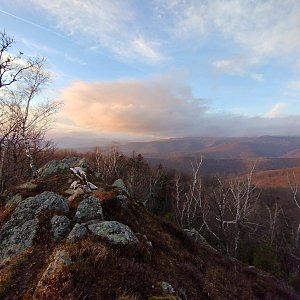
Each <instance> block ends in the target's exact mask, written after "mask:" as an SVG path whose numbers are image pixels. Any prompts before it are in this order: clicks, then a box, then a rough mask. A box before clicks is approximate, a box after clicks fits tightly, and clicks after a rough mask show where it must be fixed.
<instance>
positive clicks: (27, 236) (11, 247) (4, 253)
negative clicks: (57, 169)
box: [0, 192, 69, 260]
mask: <svg viewBox="0 0 300 300" xmlns="http://www.w3.org/2000/svg"><path fill="white" fill-rule="evenodd" d="M44 211H57V212H61V213H67V212H68V211H69V206H68V203H67V200H66V199H65V198H63V197H62V196H60V195H58V194H56V193H53V192H44V193H42V194H39V195H37V196H35V197H29V198H27V199H25V200H23V201H21V202H20V204H19V205H18V206H17V207H16V209H15V210H14V212H13V214H12V216H11V218H10V220H9V221H8V222H6V223H5V224H4V225H3V226H2V228H1V229H0V260H3V259H5V258H8V257H10V256H13V255H15V254H18V253H20V252H22V251H23V250H25V249H27V248H29V247H31V246H32V241H33V239H34V237H35V235H36V232H37V228H38V216H39V215H40V213H41V212H44Z"/></svg>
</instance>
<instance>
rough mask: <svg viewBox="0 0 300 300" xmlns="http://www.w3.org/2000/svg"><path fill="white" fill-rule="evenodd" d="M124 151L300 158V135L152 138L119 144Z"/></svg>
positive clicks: (163, 155) (158, 155) (148, 154)
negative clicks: (153, 139) (148, 140)
mask: <svg viewBox="0 0 300 300" xmlns="http://www.w3.org/2000/svg"><path fill="white" fill-rule="evenodd" d="M120 150H121V151H122V152H124V153H131V152H133V151H135V152H136V153H141V154H143V155H144V156H145V157H153V158H174V157H182V156H198V155H200V154H202V155H203V156H204V157H205V158H210V159H247V158H261V157H264V158H279V157H285V158H300V137H286V136H261V137H240V138H239V137H228V138H227V137H224V138H223V137H222V138H211V137H191V138H172V139H166V140H158V141H152V142H134V143H128V144H125V145H121V146H120Z"/></svg>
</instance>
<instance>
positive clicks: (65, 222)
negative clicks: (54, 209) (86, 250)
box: [50, 215, 70, 240]
mask: <svg viewBox="0 0 300 300" xmlns="http://www.w3.org/2000/svg"><path fill="white" fill-rule="evenodd" d="M50 223H51V232H52V236H53V238H54V240H59V239H61V238H63V237H64V236H65V234H66V233H67V231H68V229H69V225H70V221H69V219H68V218H67V217H66V216H58V215H55V216H53V217H52V219H51V221H50Z"/></svg>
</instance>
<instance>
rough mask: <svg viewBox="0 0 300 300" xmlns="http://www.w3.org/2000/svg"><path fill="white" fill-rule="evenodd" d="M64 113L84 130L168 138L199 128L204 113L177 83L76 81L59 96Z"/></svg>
mask: <svg viewBox="0 0 300 300" xmlns="http://www.w3.org/2000/svg"><path fill="white" fill-rule="evenodd" d="M62 100H63V101H64V103H65V105H64V111H63V112H64V113H65V114H66V115H67V116H68V117H69V118H70V119H71V120H72V121H73V122H74V123H75V124H77V125H79V126H82V127H83V128H87V129H92V130H98V131H102V132H124V133H136V134H145V135H156V136H161V137H168V136H173V135H184V134H185V133H187V132H186V130H192V129H193V127H196V126H198V120H199V116H201V115H203V113H204V111H205V110H206V106H205V103H206V101H205V100H203V99H197V98H195V97H193V95H192V90H191V88H190V87H189V86H187V85H185V84H182V83H180V80H171V79H170V78H167V77H160V78H157V79H152V80H123V81H113V82H105V81H97V82H91V83H88V82H82V81H80V82H76V83H74V84H73V85H72V86H71V87H69V88H67V89H65V90H64V91H63V93H62Z"/></svg>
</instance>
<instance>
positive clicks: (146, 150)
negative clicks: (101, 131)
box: [58, 136, 300, 175]
mask: <svg viewBox="0 0 300 300" xmlns="http://www.w3.org/2000/svg"><path fill="white" fill-rule="evenodd" d="M76 142H77V144H78V145H80V147H76V148H75V149H76V150H78V151H79V152H86V151H91V150H93V147H95V146H97V145H98V146H100V147H101V148H106V147H109V146H113V147H116V148H117V149H118V150H119V151H121V152H123V153H125V154H127V155H131V154H132V153H133V152H135V153H136V154H138V153H141V154H142V155H143V156H144V157H145V158H146V159H147V160H148V161H149V162H150V164H153V165H157V164H159V163H162V164H163V165H164V166H165V167H166V168H168V169H178V170H180V171H187V172H188V171H189V170H190V161H191V160H193V159H195V158H197V157H200V156H201V155H202V156H203V158H204V161H203V165H202V172H203V174H204V175H214V174H221V175H223V174H224V175H234V174H240V173H243V172H244V171H245V170H246V168H247V165H248V164H249V161H253V160H255V161H257V170H258V171H267V170H275V169H284V168H293V167H300V137H289V136H260V137H185V138H170V139H163V140H156V141H150V142H126V141H123V142H110V143H109V140H107V139H92V138H91V139H89V138H88V137H85V139H78V140H77V141H76ZM62 143H63V145H64V146H65V147H66V145H68V146H69V148H74V147H72V141H71V139H70V138H67V139H65V140H64V141H62V140H61V141H60V142H59V143H58V144H62Z"/></svg>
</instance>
